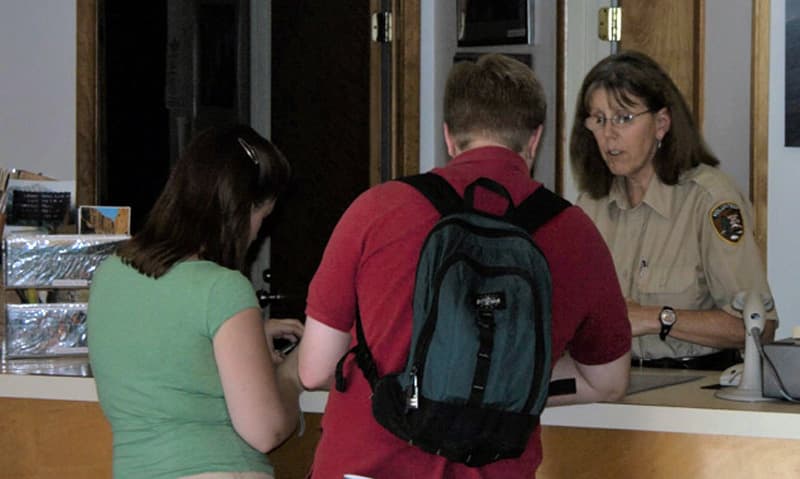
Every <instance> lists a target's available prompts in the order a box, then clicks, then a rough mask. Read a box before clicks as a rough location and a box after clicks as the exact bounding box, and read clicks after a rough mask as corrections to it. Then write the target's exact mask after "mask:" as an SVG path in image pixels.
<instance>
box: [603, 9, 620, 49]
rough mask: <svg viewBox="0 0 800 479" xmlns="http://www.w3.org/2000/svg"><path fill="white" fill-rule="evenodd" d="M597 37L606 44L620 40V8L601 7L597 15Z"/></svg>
mask: <svg viewBox="0 0 800 479" xmlns="http://www.w3.org/2000/svg"><path fill="white" fill-rule="evenodd" d="M597 36H599V37H600V40H605V41H607V42H618V41H620V40H622V7H603V8H601V9H600V11H599V12H598V15H597Z"/></svg>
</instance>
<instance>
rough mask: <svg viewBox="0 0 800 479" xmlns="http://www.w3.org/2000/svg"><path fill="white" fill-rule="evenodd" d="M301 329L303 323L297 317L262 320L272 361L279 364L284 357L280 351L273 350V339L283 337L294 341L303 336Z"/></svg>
mask: <svg viewBox="0 0 800 479" xmlns="http://www.w3.org/2000/svg"><path fill="white" fill-rule="evenodd" d="M303 329H304V326H303V323H301V322H300V321H299V320H297V319H277V318H270V319H268V320H266V321H264V335H265V336H266V338H267V347H269V352H270V356H271V357H272V362H273V363H275V364H276V365H277V364H281V363H282V362H283V361H284V359H285V357H284V355H283V354H282V353H281V352H280V351H276V350H275V344H274V342H275V340H276V339H285V340H288V341H291V342H293V343H296V342H297V341H300V338H302V337H303Z"/></svg>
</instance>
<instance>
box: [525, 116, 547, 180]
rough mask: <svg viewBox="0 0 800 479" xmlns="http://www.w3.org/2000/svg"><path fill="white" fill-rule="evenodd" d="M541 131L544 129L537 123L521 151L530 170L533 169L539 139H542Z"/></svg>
mask: <svg viewBox="0 0 800 479" xmlns="http://www.w3.org/2000/svg"><path fill="white" fill-rule="evenodd" d="M542 131H544V125H539V127H538V128H536V130H534V132H533V134H532V135H531V137H530V138H529V139H528V144H527V145H526V146H525V151H523V152H522V157H523V158H525V163H527V164H528V169H529V170H531V171H533V165H534V163H535V162H536V150H537V148H539V141H541V139H542Z"/></svg>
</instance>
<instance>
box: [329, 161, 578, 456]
mask: <svg viewBox="0 0 800 479" xmlns="http://www.w3.org/2000/svg"><path fill="white" fill-rule="evenodd" d="M400 181H403V182H405V183H408V184H409V185H411V186H413V187H415V188H416V189H418V190H419V191H420V192H421V193H422V194H423V195H425V197H426V198H428V200H429V201H430V202H431V203H432V204H433V205H434V206H435V207H436V208H437V210H438V211H439V212H440V214H441V218H440V219H439V220H438V221H437V223H436V224H435V225H434V227H433V229H432V230H431V231H430V233H428V236H427V237H426V239H425V242H424V243H423V246H422V250H421V253H420V257H419V262H418V264H417V271H416V279H415V286H414V296H413V328H412V336H411V344H410V352H409V356H408V360H407V364H406V366H405V369H404V370H403V371H399V372H395V373H391V374H387V375H385V376H382V377H379V376H378V373H377V369H376V366H375V361H374V359H373V357H372V353H371V352H370V350H369V347H368V346H367V343H366V340H365V336H364V331H363V326H362V324H361V318H360V317H357V318H356V336H357V340H358V341H357V343H356V345H355V346H354V347H353V348H352V349H351V350H350V351H348V352H347V353H346V354H345V355H344V356H343V357H342V358H341V360H340V361H339V363H338V364H337V367H336V388H337V390H339V391H344V390H345V388H346V384H345V380H344V376H343V374H342V366H343V363H344V360H345V358H346V357H347V356H348V355H349V354H351V353H354V354H355V357H356V362H357V364H358V366H359V368H360V369H361V370H362V372H363V373H364V375H365V377H366V378H367V380H368V382H369V384H370V386H371V388H372V391H373V395H372V413H373V416H374V417H375V419H376V421H377V422H378V423H379V424H381V425H382V426H383V427H384V428H386V429H387V430H389V431H390V432H392V433H393V434H395V435H396V436H398V437H399V438H401V439H403V440H405V441H407V442H408V443H409V444H412V445H415V446H417V447H419V448H421V449H422V450H424V451H427V452H429V453H432V454H438V455H441V456H444V457H445V458H447V459H448V460H450V461H454V462H459V463H463V464H466V465H468V466H482V465H484V464H488V463H491V462H494V461H497V460H500V459H505V458H514V457H519V456H520V455H521V454H522V452H523V451H524V450H525V447H526V445H527V443H528V439H529V438H530V435H531V434H532V432H533V431H534V429H535V428H536V426H537V425H538V424H539V415H540V413H541V411H542V409H543V408H544V405H545V402H546V400H547V396H548V389H551V391H550V394H556V393H558V394H566V393H574V392H575V383H574V380H567V381H560V382H558V381H557V382H556V383H559V384H558V385H557V387H555V388H554V387H552V386H551V387H550V388H549V386H550V372H551V347H550V341H551V331H550V321H551V281H550V271H549V268H548V264H547V260H546V258H545V257H544V255H543V254H542V252H541V251H540V250H539V248H538V247H537V246H536V244H534V242H533V240H532V239H531V233H532V232H533V231H534V230H535V229H536V228H538V227H539V226H541V225H543V224H544V223H546V222H547V221H548V220H549V219H550V218H552V217H554V216H555V215H557V214H558V213H559V212H561V211H562V210H564V209H565V208H566V207H568V206H569V205H570V203H569V202H567V201H566V200H564V199H563V198H561V197H559V196H557V195H556V194H555V193H553V192H551V191H549V190H547V189H546V188H544V187H543V186H542V187H540V188H538V189H537V190H536V191H534V192H533V193H532V194H531V195H530V196H529V197H528V198H526V199H525V200H524V201H523V202H522V203H520V205H519V206H517V207H514V204H513V202H512V200H511V195H510V194H509V193H508V191H507V190H506V189H505V188H504V187H503V186H502V185H500V184H499V183H497V182H495V181H493V180H490V179H488V178H479V179H478V180H476V181H475V182H473V183H472V184H470V185H469V186H467V188H466V190H465V193H464V198H463V200H462V198H461V197H460V196H459V195H458V193H456V191H455V189H453V187H452V186H451V185H450V184H449V183H448V182H447V181H446V180H444V179H443V178H442V177H441V176H438V175H436V174H433V173H428V174H422V175H415V176H409V177H404V178H401V179H400ZM478 186H480V187H483V188H486V189H488V190H490V191H493V192H495V193H497V194H499V195H502V196H503V197H505V199H506V200H507V202H508V205H509V206H508V209H507V211H506V213H505V214H504V215H503V216H494V215H491V214H488V213H484V212H481V211H478V210H476V209H475V208H474V201H473V200H474V194H475V190H476V188H477V187H478ZM553 384H555V383H553ZM556 389H559V390H558V391H557V390H556Z"/></svg>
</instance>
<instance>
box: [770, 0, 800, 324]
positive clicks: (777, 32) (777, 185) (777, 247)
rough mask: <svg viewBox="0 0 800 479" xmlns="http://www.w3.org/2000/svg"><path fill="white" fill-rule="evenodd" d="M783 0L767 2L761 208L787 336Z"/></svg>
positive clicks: (796, 172) (792, 191)
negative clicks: (765, 168) (765, 179)
mask: <svg viewBox="0 0 800 479" xmlns="http://www.w3.org/2000/svg"><path fill="white" fill-rule="evenodd" d="M784 7H785V4H784V2H782V1H773V2H771V10H772V14H771V15H770V18H771V26H770V49H769V52H770V55H769V56H770V61H769V63H770V65H771V68H770V78H769V148H768V150H769V152H768V155H769V156H768V157H769V186H768V193H767V194H768V196H769V198H768V203H767V204H768V212H767V257H768V260H767V272H768V275H769V282H770V286H771V287H772V294H773V295H774V296H775V304H776V305H777V306H778V314H780V318H781V325H780V328H779V329H778V332H777V333H776V338H787V337H789V336H791V331H792V326H795V325H800V294H799V293H800V249H798V248H797V238H798V237H799V236H800V222H798V221H797V218H798V216H800V215H798V214H797V211H796V208H797V207H796V204H797V184H798V182H799V181H800V148H797V147H795V148H786V147H784V146H783V144H784V128H783V126H784V113H785V107H784V99H785V90H786V89H785V87H784V78H785V70H784V67H783V65H784V58H785V54H786V53H785V52H786V49H785V48H786V33H785V30H786V29H785V23H784V18H785V10H784Z"/></svg>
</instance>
